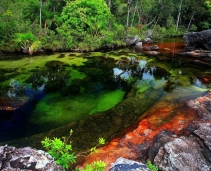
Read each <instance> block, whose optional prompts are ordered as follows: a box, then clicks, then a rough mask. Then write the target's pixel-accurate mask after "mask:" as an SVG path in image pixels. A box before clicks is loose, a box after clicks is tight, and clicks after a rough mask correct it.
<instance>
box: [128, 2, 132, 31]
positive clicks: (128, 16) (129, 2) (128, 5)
mask: <svg viewBox="0 0 211 171" xmlns="http://www.w3.org/2000/svg"><path fill="white" fill-rule="evenodd" d="M131 2H132V0H128V1H127V27H128V26H129V18H130V10H131V9H130V4H131Z"/></svg>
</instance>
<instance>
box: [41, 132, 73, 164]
mask: <svg viewBox="0 0 211 171" xmlns="http://www.w3.org/2000/svg"><path fill="white" fill-rule="evenodd" d="M72 133H73V131H72V130H70V135H69V137H68V138H67V139H66V138H64V141H62V140H61V139H60V138H54V139H49V138H47V137H46V138H45V140H43V141H42V142H41V143H42V145H43V147H44V148H45V149H46V150H47V151H48V153H49V154H50V155H51V156H52V157H53V158H54V159H55V160H56V163H57V164H59V165H61V166H62V167H64V168H68V167H69V163H70V162H71V163H75V162H76V156H75V154H74V153H73V152H71V151H72V145H71V141H70V142H69V144H67V142H68V141H69V138H70V136H71V135H72Z"/></svg>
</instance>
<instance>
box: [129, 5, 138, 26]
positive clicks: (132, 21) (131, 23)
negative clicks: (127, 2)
mask: <svg viewBox="0 0 211 171" xmlns="http://www.w3.org/2000/svg"><path fill="white" fill-rule="evenodd" d="M137 7H138V1H136V6H135V9H134V13H133V18H132V22H131V25H130V26H131V27H132V26H133V21H134V17H135V13H136V10H137Z"/></svg>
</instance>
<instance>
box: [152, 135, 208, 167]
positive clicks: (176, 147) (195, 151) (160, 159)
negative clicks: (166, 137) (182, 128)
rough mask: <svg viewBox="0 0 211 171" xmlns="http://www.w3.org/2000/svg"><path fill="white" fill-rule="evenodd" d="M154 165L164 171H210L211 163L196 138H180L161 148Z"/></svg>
mask: <svg viewBox="0 0 211 171" xmlns="http://www.w3.org/2000/svg"><path fill="white" fill-rule="evenodd" d="M154 164H155V165H156V166H158V168H159V169H160V170H162V171H210V166H211V165H210V163H209V162H208V161H207V160H206V159H205V157H204V156H203V154H202V150H201V148H200V145H199V144H198V143H197V142H196V140H195V139H194V138H191V137H180V138H175V139H174V140H173V141H171V142H168V143H166V144H165V145H164V146H163V147H161V148H160V150H159V152H158V154H157V156H156V157H155V159H154Z"/></svg>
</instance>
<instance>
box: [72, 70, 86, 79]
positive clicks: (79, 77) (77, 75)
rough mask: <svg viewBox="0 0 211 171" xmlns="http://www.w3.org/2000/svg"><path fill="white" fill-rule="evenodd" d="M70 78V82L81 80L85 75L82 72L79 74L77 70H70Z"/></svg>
mask: <svg viewBox="0 0 211 171" xmlns="http://www.w3.org/2000/svg"><path fill="white" fill-rule="evenodd" d="M70 77H71V80H74V79H83V78H85V77H86V75H85V74H84V73H82V72H79V71H78V70H75V69H72V70H71V72H70Z"/></svg>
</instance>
